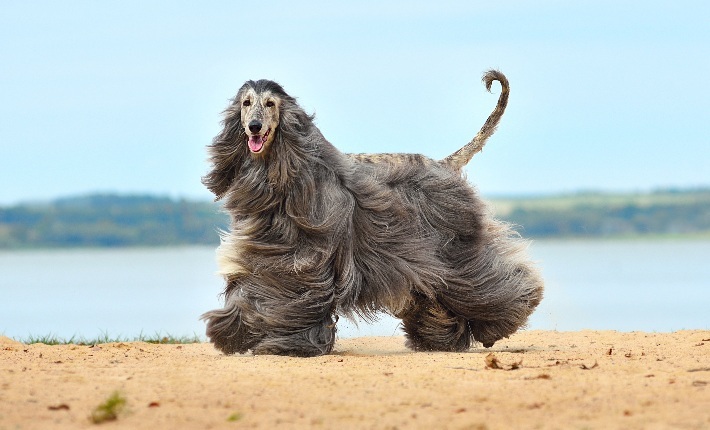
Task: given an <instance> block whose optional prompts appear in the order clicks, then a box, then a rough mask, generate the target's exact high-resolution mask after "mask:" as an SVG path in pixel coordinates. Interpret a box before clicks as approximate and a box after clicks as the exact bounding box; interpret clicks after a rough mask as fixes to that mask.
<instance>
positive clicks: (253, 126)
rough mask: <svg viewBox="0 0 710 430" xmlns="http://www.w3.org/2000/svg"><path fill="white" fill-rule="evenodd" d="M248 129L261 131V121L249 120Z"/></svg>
mask: <svg viewBox="0 0 710 430" xmlns="http://www.w3.org/2000/svg"><path fill="white" fill-rule="evenodd" d="M249 131H251V132H252V133H258V132H260V131H261V121H258V120H255V119H253V120H251V122H250V123H249Z"/></svg>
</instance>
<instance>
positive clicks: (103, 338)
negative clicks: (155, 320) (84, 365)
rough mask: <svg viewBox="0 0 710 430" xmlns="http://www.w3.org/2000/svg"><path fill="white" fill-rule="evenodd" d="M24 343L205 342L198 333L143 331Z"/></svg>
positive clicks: (44, 338) (37, 338) (34, 339)
mask: <svg viewBox="0 0 710 430" xmlns="http://www.w3.org/2000/svg"><path fill="white" fill-rule="evenodd" d="M18 340H19V341H20V342H22V343H24V344H27V345H29V344H33V343H43V344H45V345H98V344H101V343H116V342H146V343H153V344H179V345H182V344H189V343H201V342H204V340H203V339H202V338H200V337H199V336H198V335H197V334H193V335H192V336H174V335H171V334H169V333H168V334H165V335H163V334H161V333H155V334H154V335H152V336H148V335H145V334H143V333H141V334H139V335H138V336H136V337H133V338H129V337H125V336H109V335H108V333H103V334H101V335H100V336H98V337H95V338H88V339H87V338H85V337H76V336H72V337H70V338H69V339H66V338H62V337H58V336H57V335H54V334H48V335H44V336H36V335H29V336H28V337H26V338H24V339H18Z"/></svg>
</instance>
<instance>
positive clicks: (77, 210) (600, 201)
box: [0, 188, 710, 250]
mask: <svg viewBox="0 0 710 430" xmlns="http://www.w3.org/2000/svg"><path fill="white" fill-rule="evenodd" d="M485 200H486V201H488V202H489V203H490V205H491V207H492V209H493V210H494V213H495V214H496V216H498V217H499V218H501V219H502V220H504V221H507V222H510V223H512V224H514V225H515V226H516V228H517V230H518V231H519V232H520V233H521V235H522V236H523V237H526V238H529V239H533V240H543V239H544V240H548V239H554V240H588V239H594V240H596V239H603V240H609V239H611V240H645V239H651V240H689V239H700V240H705V239H707V238H710V215H708V214H710V188H698V189H688V190H666V191H656V192H652V193H636V194H633V193H623V194H621V193H620V194H612V193H576V194H561V195H549V196H541V197H519V198H518V197H516V198H492V199H485ZM228 222H229V221H228V216H227V214H225V213H224V212H223V211H222V210H221V206H220V204H219V203H214V202H205V201H188V200H183V199H172V198H168V197H159V196H151V195H117V194H91V195H86V196H78V197H68V198H62V199H57V200H54V201H51V202H47V203H42V204H37V203H32V204H20V205H15V206H9V207H0V250H3V249H5V250H7V249H12V250H15V249H53V248H128V247H172V246H185V245H206V246H217V245H219V234H218V231H219V230H225V229H227V228H228Z"/></svg>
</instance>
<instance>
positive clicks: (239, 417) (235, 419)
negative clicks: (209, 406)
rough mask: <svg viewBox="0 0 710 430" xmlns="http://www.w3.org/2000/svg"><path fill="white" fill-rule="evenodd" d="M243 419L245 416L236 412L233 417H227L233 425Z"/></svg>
mask: <svg viewBox="0 0 710 430" xmlns="http://www.w3.org/2000/svg"><path fill="white" fill-rule="evenodd" d="M243 417H244V414H242V413H241V412H234V413H233V414H232V415H230V416H228V417H227V421H229V422H232V423H233V422H236V421H239V420H241V419H242V418H243Z"/></svg>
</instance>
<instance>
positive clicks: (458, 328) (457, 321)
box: [400, 295, 471, 351]
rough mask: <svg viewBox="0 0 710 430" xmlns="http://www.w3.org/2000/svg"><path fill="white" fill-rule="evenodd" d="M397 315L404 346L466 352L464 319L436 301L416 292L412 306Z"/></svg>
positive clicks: (468, 344)
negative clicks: (403, 336) (402, 330)
mask: <svg viewBox="0 0 710 430" xmlns="http://www.w3.org/2000/svg"><path fill="white" fill-rule="evenodd" d="M400 316H401V318H402V324H403V327H404V332H405V333H406V336H407V342H406V345H407V347H409V348H411V349H413V350H415V351H465V350H467V349H469V348H470V347H471V331H470V329H469V326H468V322H467V321H466V319H465V318H461V317H457V316H456V315H454V314H453V313H451V312H450V311H449V310H448V309H446V308H445V307H444V306H442V304H441V303H439V302H438V301H434V300H431V299H429V298H426V297H424V296H421V295H416V296H415V299H414V304H413V306H412V307H411V308H410V309H409V310H407V311H405V312H403V314H402V315H400Z"/></svg>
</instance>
